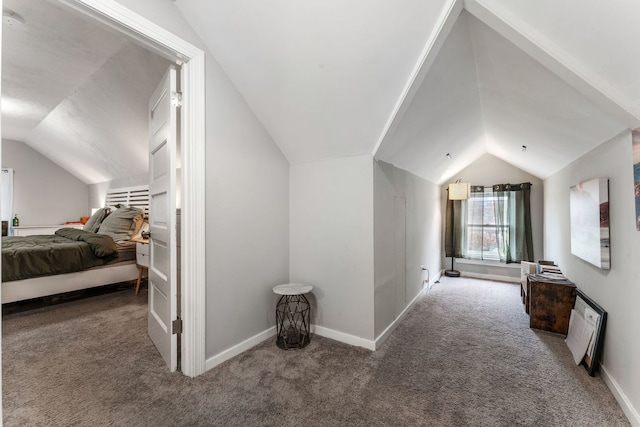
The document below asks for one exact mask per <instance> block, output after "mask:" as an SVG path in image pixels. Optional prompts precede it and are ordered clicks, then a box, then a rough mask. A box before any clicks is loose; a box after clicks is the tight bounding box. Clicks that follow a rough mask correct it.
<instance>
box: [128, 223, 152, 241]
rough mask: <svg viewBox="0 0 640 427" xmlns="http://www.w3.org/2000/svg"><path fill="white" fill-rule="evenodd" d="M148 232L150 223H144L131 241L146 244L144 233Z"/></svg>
mask: <svg viewBox="0 0 640 427" xmlns="http://www.w3.org/2000/svg"><path fill="white" fill-rule="evenodd" d="M146 231H149V223H148V222H147V221H144V222H143V223H142V226H141V227H140V229H139V230H138V231H137V232H136V233H135V234H134V235H133V237H131V240H134V241H136V242H146V241H147V239H145V238H144V237H142V233H144V232H146Z"/></svg>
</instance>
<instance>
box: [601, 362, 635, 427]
mask: <svg viewBox="0 0 640 427" xmlns="http://www.w3.org/2000/svg"><path fill="white" fill-rule="evenodd" d="M600 374H601V376H602V380H603V381H604V383H605V384H606V385H607V387H609V390H611V393H612V394H613V397H615V398H616V400H617V401H618V404H619V405H620V407H621V408H622V412H624V414H625V415H626V416H627V418H628V419H629V422H630V423H631V425H632V426H634V427H640V413H638V411H637V410H636V408H634V407H633V404H632V403H631V401H630V400H629V398H628V397H627V395H626V394H625V393H624V392H623V391H622V389H621V388H620V385H619V384H618V382H617V381H616V380H615V378H613V376H612V375H611V374H610V373H609V371H608V370H607V368H606V367H605V366H604V365H600Z"/></svg>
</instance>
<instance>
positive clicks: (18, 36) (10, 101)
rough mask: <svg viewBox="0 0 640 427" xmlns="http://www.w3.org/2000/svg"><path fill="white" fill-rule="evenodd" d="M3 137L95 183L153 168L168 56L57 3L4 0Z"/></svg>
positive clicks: (35, 0)
mask: <svg viewBox="0 0 640 427" xmlns="http://www.w3.org/2000/svg"><path fill="white" fill-rule="evenodd" d="M4 8H5V9H10V10H13V11H14V12H17V13H19V14H20V15H21V16H23V17H24V19H25V21H26V25H25V26H13V27H8V26H6V25H4V26H3V40H2V41H3V50H2V138H3V139H13V140H17V141H21V142H24V143H26V144H28V145H29V146H31V147H32V148H33V149H35V150H36V151H39V152H40V153H42V154H43V155H45V156H46V157H48V158H49V159H50V160H52V161H53V162H55V163H57V164H58V165H60V166H61V167H63V168H65V169H66V170H67V171H69V172H70V173H72V174H73V175H75V176H76V177H77V178H79V179H80V180H82V181H84V182H85V183H88V184H93V183H97V182H103V181H110V180H113V179H124V178H129V177H131V176H136V175H141V174H144V173H145V172H146V171H147V169H148V153H147V145H148V144H147V135H148V129H147V107H148V105H147V104H148V100H149V97H150V96H151V93H153V90H154V89H155V86H156V84H157V82H159V81H160V79H161V78H162V76H163V74H164V72H165V71H166V69H167V66H168V64H169V63H168V61H166V60H164V59H162V58H160V57H159V56H156V55H154V54H152V53H150V52H148V51H146V50H144V49H142V48H141V47H138V46H136V45H134V44H132V43H131V42H129V41H128V40H127V39H126V38H124V37H123V36H121V35H119V34H117V33H113V32H111V31H109V30H106V29H104V28H103V27H101V26H98V25H97V24H96V23H94V22H92V21H90V20H88V18H86V17H84V16H82V15H79V14H75V13H73V12H71V11H69V10H67V9H65V8H63V7H61V6H59V5H57V4H56V3H54V2H47V1H44V0H4Z"/></svg>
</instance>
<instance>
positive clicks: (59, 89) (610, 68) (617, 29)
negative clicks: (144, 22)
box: [2, 0, 640, 184]
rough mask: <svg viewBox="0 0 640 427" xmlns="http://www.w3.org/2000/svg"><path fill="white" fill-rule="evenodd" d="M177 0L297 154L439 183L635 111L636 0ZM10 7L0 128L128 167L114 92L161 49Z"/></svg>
mask: <svg viewBox="0 0 640 427" xmlns="http://www.w3.org/2000/svg"><path fill="white" fill-rule="evenodd" d="M166 1H168V0H166ZM175 5H176V7H177V8H178V9H179V10H180V11H181V12H182V13H183V14H184V16H185V17H186V19H187V20H188V21H189V22H190V23H191V24H192V25H193V27H194V28H195V29H196V31H197V32H198V34H199V35H200V36H201V38H202V39H203V40H204V42H205V43H206V45H207V47H208V48H209V50H210V51H211V52H212V53H213V55H214V56H215V58H216V60H217V61H218V62H219V63H220V64H221V66H222V67H223V69H224V70H225V71H226V73H227V74H228V75H229V77H230V78H231V80H232V81H233V83H234V84H235V85H236V86H237V88H238V90H239V91H240V93H241V94H242V95H243V97H244V98H245V99H246V101H247V103H248V104H249V106H250V107H251V108H252V110H253V111H254V113H255V115H256V117H257V118H258V119H259V120H260V121H261V122H262V123H263V125H264V126H265V129H266V130H267V131H268V132H269V134H270V135H271V136H272V138H273V139H274V141H275V142H276V143H277V144H278V145H279V146H280V148H281V149H282V152H283V153H284V155H285V156H286V157H287V159H288V160H289V161H290V162H292V163H300V162H311V161H317V160H322V159H327V158H338V157H344V156H350V155H359V154H366V153H370V154H374V155H375V156H376V158H378V159H381V160H385V161H387V162H390V163H393V164H396V165H397V166H399V167H401V168H403V169H406V170H408V171H410V172H413V173H415V174H417V175H420V176H422V177H424V178H427V179H429V180H431V181H433V182H436V183H439V184H441V183H444V182H446V181H447V180H449V179H452V178H454V177H455V178H457V176H456V174H457V173H458V172H459V171H460V170H462V169H463V168H464V167H466V166H467V165H468V164H470V163H471V162H473V161H474V160H475V159H477V158H478V157H479V156H481V155H483V154H485V153H490V154H493V155H495V156H497V157H499V158H501V159H503V160H505V161H507V162H509V163H511V164H513V165H515V166H517V167H519V168H521V169H523V170H526V171H528V172H530V173H532V174H533V175H535V176H537V177H539V178H545V177H547V176H549V175H550V174H552V173H554V172H555V171H557V170H559V169H560V168H562V167H564V166H566V165H567V164H568V163H570V162H571V161H573V160H575V159H576V158H578V157H579V156H581V155H582V154H584V153H586V152H587V151H589V150H591V149H592V148H594V147H595V146H597V145H598V144H600V143H602V142H604V141H606V140H607V139H609V138H611V137H613V136H615V135H616V134H618V133H619V132H621V131H623V130H625V129H628V128H633V127H638V126H640V97H639V96H638V94H640V73H638V70H639V69H640V44H638V43H637V40H640V26H637V25H634V22H633V18H634V17H635V16H640V2H637V1H636V0H616V2H615V3H610V2H583V1H581V0H564V1H563V2H560V4H559V3H558V2H557V1H554V0H538V1H536V2H531V1H530V0H508V1H507V0H432V1H417V0H395V1H390V0H350V1H348V2H346V1H342V0H329V1H327V0H322V1H321V0H306V1H304V2H293V1H290V0H275V1H271V2H264V1H260V0H241V1H238V0H215V1H207V0H177V1H176V2H175ZM4 7H5V8H9V9H14V10H16V11H17V12H19V13H21V14H22V15H24V17H25V19H26V20H27V21H28V26H27V27H26V28H25V29H11V31H13V33H11V32H10V31H8V30H7V28H6V27H5V28H4V32H3V37H4V40H3V47H4V49H3V76H2V78H3V138H11V139H18V140H22V141H25V142H26V143H28V144H29V145H32V146H33V147H34V148H36V149H37V150H39V151H40V152H42V153H44V154H45V155H47V156H49V157H50V158H52V159H54V161H56V162H57V163H59V164H61V165H63V166H64V167H65V168H67V169H68V170H69V171H70V172H72V173H74V174H75V175H76V176H78V177H80V178H81V179H83V180H84V181H85V182H88V183H92V182H98V181H100V180H108V179H117V178H121V177H123V176H131V175H138V174H139V173H140V172H139V171H138V170H132V169H136V166H135V165H136V164H137V163H136V162H137V161H138V159H142V148H141V147H142V145H141V144H146V141H144V142H141V140H142V139H143V137H142V136H141V133H142V127H140V126H137V125H132V124H130V121H129V120H127V119H126V117H124V115H123V114H122V113H123V112H124V113H125V115H131V114H130V113H131V112H130V111H129V110H128V109H126V108H117V106H118V105H123V104H122V102H121V101H120V103H119V101H118V100H117V99H116V98H115V95H116V94H117V95H118V96H127V95H130V96H132V97H135V98H136V99H137V98H139V97H142V96H143V92H145V91H146V90H147V89H148V87H147V86H148V85H149V82H150V81H151V80H152V79H141V80H139V81H137V80H135V79H136V77H135V76H136V75H138V76H140V75H142V76H144V75H146V74H149V75H151V76H155V75H157V74H158V73H159V71H157V70H159V69H160V68H161V67H160V65H162V66H164V64H160V62H161V61H156V60H154V59H152V58H147V59H148V61H147V65H134V64H130V63H129V62H128V61H129V59H131V58H134V57H135V58H139V57H144V56H145V55H144V54H142V55H138V54H135V53H133V52H134V50H136V49H139V48H137V47H135V46H131V45H128V44H127V42H126V40H124V39H122V38H121V37H120V36H118V35H114V34H112V33H111V32H109V31H106V30H104V29H101V28H100V27H97V26H95V25H93V24H88V23H87V22H86V21H85V19H84V18H79V17H78V16H76V15H73V14H69V13H68V12H67V11H66V10H65V11H62V9H61V8H60V7H58V6H55V5H53V4H49V3H48V2H43V0H4ZM463 9H464V10H463ZM32 31H33V34H31V32H32ZM24 46H27V47H24ZM109 58H111V59H109ZM38 60H39V61H40V62H38ZM34 61H35V62H34ZM38 64H39V65H38ZM156 67H157V68H156ZM52 69H53V70H56V71H57V72H56V73H52V72H51V70H52ZM123 70H129V71H127V72H124V73H122V72H120V73H119V71H123ZM154 70H155V71H154ZM153 78H155V77H153ZM121 82H128V84H129V86H126V84H127V83H125V86H124V89H122V88H121V89H119V90H113V87H115V85H117V84H119V83H121ZM95 85H98V87H96V86H95ZM100 85H102V90H101V89H100ZM130 89H131V90H130ZM95 99H100V100H102V101H104V105H102V106H101V107H84V104H83V106H80V104H79V103H80V102H82V103H84V102H87V101H89V100H95ZM127 102H129V101H127ZM131 102H132V105H133V104H136V105H141V104H142V102H141V101H140V102H139V103H138V101H133V100H132V101H131ZM145 102H146V101H145ZM107 105H111V106H112V107H113V106H115V107H116V108H115V111H114V109H113V108H111V107H107ZM127 105H128V104H127ZM12 106H13V107H14V108H16V109H17V110H16V111H20V115H19V116H18V115H16V114H13V113H12V112H11V111H9V110H7V107H12ZM145 108H146V107H145ZM68 117H74V118H76V120H68ZM98 117H100V118H105V119H107V118H108V119H109V120H108V121H106V122H101V123H96V122H94V123H93V124H92V125H89V123H88V120H95V119H96V118H98ZM65 118H66V119H65ZM63 119H65V120H63ZM94 125H97V127H96V126H94ZM107 128H108V129H118V130H119V132H116V133H115V134H110V133H109V132H105V129H107ZM58 144H66V145H61V147H63V148H59V146H58ZM522 145H526V146H527V151H526V152H523V151H522V150H521V146H522ZM61 152H64V153H65V154H69V153H71V154H70V155H69V158H68V159H67V160H65V159H62V158H61V156H60V153H61ZM113 153H117V154H113ZM447 153H450V155H451V159H450V160H449V159H447V158H446V157H445V155H446V154H447ZM56 155H58V157H56ZM87 159H89V160H87ZM132 159H136V161H135V162H134V161H131V160H132ZM141 161H144V160H141ZM82 162H84V164H85V165H86V166H87V167H85V168H84V169H83V170H79V168H78V166H77V165H78V164H79V163H82Z"/></svg>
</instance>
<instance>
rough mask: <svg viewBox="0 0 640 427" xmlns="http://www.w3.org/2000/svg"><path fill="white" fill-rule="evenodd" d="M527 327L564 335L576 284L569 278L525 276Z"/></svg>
mask: <svg viewBox="0 0 640 427" xmlns="http://www.w3.org/2000/svg"><path fill="white" fill-rule="evenodd" d="M527 291H528V292H527V294H528V295H527V302H528V304H529V310H528V312H529V327H531V328H535V329H541V330H543V331H550V332H555V333H557V334H564V335H566V334H567V332H568V331H569V317H571V309H572V308H573V306H574V304H575V302H576V285H575V284H574V283H573V282H571V281H570V280H553V279H547V278H544V277H541V276H538V275H533V274H532V275H529V276H527Z"/></svg>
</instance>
